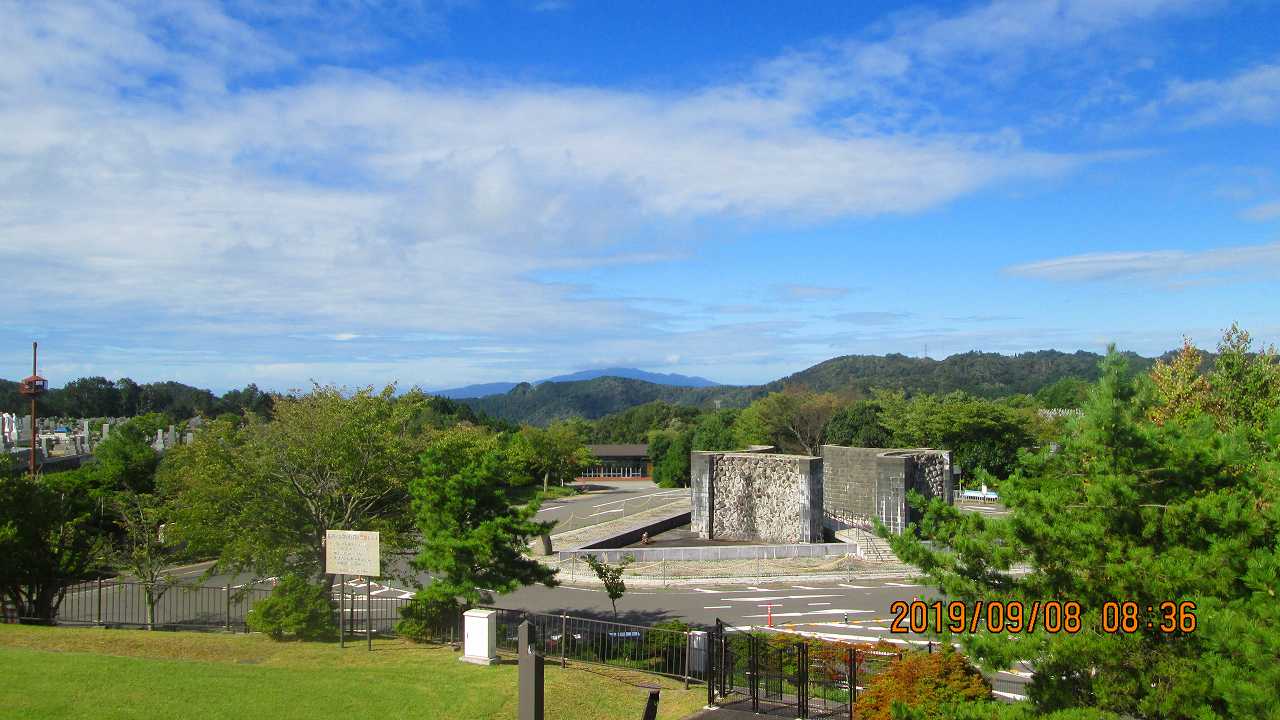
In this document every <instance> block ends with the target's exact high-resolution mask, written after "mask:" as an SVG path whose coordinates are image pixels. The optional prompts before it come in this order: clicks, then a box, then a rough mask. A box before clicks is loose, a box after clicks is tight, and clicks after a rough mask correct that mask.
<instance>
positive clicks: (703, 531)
mask: <svg viewBox="0 0 1280 720" xmlns="http://www.w3.org/2000/svg"><path fill="white" fill-rule="evenodd" d="M714 456H715V453H709V452H694V453H690V455H689V495H690V506H689V510H690V515H689V529H690V530H691V531H693V532H695V533H697V534H698V535H699V536H700V537H706V536H707V533H709V532H710V531H711V492H712V489H711V464H712V462H713V458H714Z"/></svg>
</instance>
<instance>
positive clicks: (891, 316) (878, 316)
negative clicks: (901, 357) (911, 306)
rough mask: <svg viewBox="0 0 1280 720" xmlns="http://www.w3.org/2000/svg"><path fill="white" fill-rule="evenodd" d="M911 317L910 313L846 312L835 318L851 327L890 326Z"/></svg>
mask: <svg viewBox="0 0 1280 720" xmlns="http://www.w3.org/2000/svg"><path fill="white" fill-rule="evenodd" d="M910 317H911V313H905V312H874V311H866V312H847V313H841V314H839V315H836V316H835V319H836V320H839V321H840V322H844V323H849V324H851V325H892V324H894V323H900V322H902V321H904V320H907V319H909V318H910Z"/></svg>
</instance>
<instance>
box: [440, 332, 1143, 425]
mask: <svg viewBox="0 0 1280 720" xmlns="http://www.w3.org/2000/svg"><path fill="white" fill-rule="evenodd" d="M1127 355H1128V357H1129V361H1130V366H1131V367H1132V369H1133V370H1134V371H1137V372H1142V371H1146V370H1148V369H1150V367H1151V365H1152V363H1154V362H1155V359H1154V358H1144V357H1141V356H1138V355H1134V354H1132V353H1127ZM1166 356H1167V354H1166ZM1101 360H1102V356H1101V355H1098V354H1096V353H1091V352H1085V351H1083V350H1082V351H1079V352H1074V353H1064V352H1059V351H1057V350H1041V351H1037V352H1028V353H1021V354H1019V355H1001V354H999V353H984V352H967V353H961V354H959V355H952V356H950V357H948V358H946V359H944V360H934V359H932V358H913V357H907V356H906V355H898V354H892V355H845V356H842V357H837V358H832V359H830V360H826V361H824V362H821V363H818V364H817V365H814V366H813V367H811V368H808V369H806V370H802V371H800V372H798V373H795V374H793V375H789V376H787V377H785V378H780V379H778V380H774V381H773V382H770V383H766V384H764V385H747V386H731V385H711V386H704V387H688V386H678V385H674V384H670V383H668V384H658V383H654V382H646V381H644V380H643V379H634V378H627V377H623V376H616V375H615V376H612V377H610V376H608V375H607V374H608V373H613V372H616V371H603V370H602V371H589V372H598V373H601V374H602V375H600V376H597V377H593V378H590V379H585V380H570V381H558V380H557V379H549V380H548V381H544V382H542V383H540V384H537V385H533V384H530V383H521V384H519V385H514V386H511V387H510V389H508V390H507V391H506V392H505V393H503V394H499V395H492V394H491V395H488V396H486V397H475V398H467V399H464V400H463V402H465V403H466V404H468V405H470V406H471V407H473V408H475V409H476V410H479V411H481V412H483V413H485V414H487V415H489V416H492V417H498V418H501V419H503V420H508V421H510V422H515V423H531V424H535V425H540V424H545V423H548V422H551V421H553V420H559V419H565V418H571V417H580V418H585V419H588V420H594V419H596V418H600V417H603V416H605V415H608V414H610V413H615V412H620V411H622V410H626V409H627V408H629V407H634V406H636V405H643V404H644V403H648V402H653V401H655V400H662V401H664V402H669V403H674V404H679V405H690V406H694V407H699V408H704V409H706V408H717V407H722V408H733V407H745V406H746V405H747V404H749V403H750V402H751V401H752V400H754V399H756V398H759V397H762V396H764V395H766V394H768V393H770V392H774V391H778V390H782V389H783V388H784V387H786V386H788V385H797V386H804V387H807V388H809V389H811V390H815V391H818V392H837V393H847V394H852V395H867V394H869V393H870V391H871V390H872V389H874V388H884V389H890V390H903V391H905V392H908V393H949V392H953V391H956V390H962V391H964V392H968V393H971V394H973V395H979V396H982V397H992V398H994V397H1003V396H1007V395H1014V394H1018V393H1027V394H1031V393H1034V392H1036V391H1037V390H1039V389H1040V388H1042V387H1044V386H1046V385H1049V384H1051V383H1054V382H1056V381H1058V380H1060V379H1062V378H1065V377H1075V378H1080V379H1082V380H1089V381H1092V380H1096V379H1097V378H1098V363H1099V362H1100V361H1101ZM565 377H566V378H572V377H574V376H565ZM667 377H670V376H667ZM472 387H487V386H472ZM460 389H465V388H460ZM453 397H461V396H453Z"/></svg>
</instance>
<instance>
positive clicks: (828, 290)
mask: <svg viewBox="0 0 1280 720" xmlns="http://www.w3.org/2000/svg"><path fill="white" fill-rule="evenodd" d="M852 291H853V288H847V287H827V286H823V285H775V286H774V288H773V292H774V296H775V297H777V298H778V299H780V300H783V301H787V302H815V301H818V300H838V299H840V298H842V297H845V296H846V295H848V294H849V293H850V292H852Z"/></svg>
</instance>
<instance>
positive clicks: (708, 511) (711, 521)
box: [690, 452, 823, 543]
mask: <svg viewBox="0 0 1280 720" xmlns="http://www.w3.org/2000/svg"><path fill="white" fill-rule="evenodd" d="M690 471H691V488H690V491H691V493H692V496H693V498H692V507H693V520H692V521H691V523H690V526H691V529H692V530H693V531H694V532H696V533H698V535H699V536H700V537H704V538H723V539H729V540H759V541H762V542H767V543H801V542H821V541H822V525H823V523H822V519H823V513H822V487H823V485H822V484H823V474H822V458H817V457H805V456H800V455H777V454H770V453H701V452H697V453H692V455H691V457H690Z"/></svg>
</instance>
